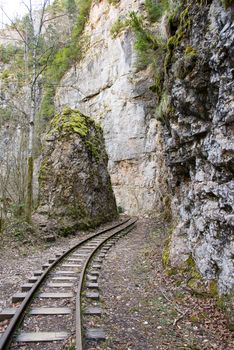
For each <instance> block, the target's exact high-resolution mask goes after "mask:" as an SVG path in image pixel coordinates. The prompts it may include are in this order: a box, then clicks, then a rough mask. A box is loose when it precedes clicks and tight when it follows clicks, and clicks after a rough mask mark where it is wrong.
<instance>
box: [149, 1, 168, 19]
mask: <svg viewBox="0 0 234 350" xmlns="http://www.w3.org/2000/svg"><path fill="white" fill-rule="evenodd" d="M145 8H146V11H147V13H148V16H149V19H150V20H151V22H156V21H158V20H159V19H160V18H161V17H162V15H163V14H164V13H165V11H166V10H168V8H169V0H161V1H160V0H145Z"/></svg>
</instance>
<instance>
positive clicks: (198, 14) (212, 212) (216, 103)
mask: <svg viewBox="0 0 234 350" xmlns="http://www.w3.org/2000/svg"><path fill="white" fill-rule="evenodd" d="M182 10H183V12H181V14H182V16H184V17H183V21H182V20H181V19H182V17H181V14H180V20H179V19H178V18H177V19H175V21H174V23H173V25H174V26H175V28H177V29H176V31H175V34H174V36H173V37H171V39H169V40H171V43H172V45H171V62H170V63H169V65H168V72H167V74H166V76H165V82H164V87H163V89H164V92H165V94H167V96H168V100H167V101H168V102H167V103H168V106H169V105H170V110H169V109H168V113H167V115H165V116H164V121H163V122H164V140H165V146H166V156H167V164H168V166H169V168H170V173H171V182H170V183H171V188H172V198H173V200H172V208H173V211H174V217H175V218H176V221H177V225H176V228H175V230H174V232H173V235H172V238H171V245H170V261H171V263H172V265H173V266H180V265H181V264H183V262H185V261H186V259H188V257H189V256H190V255H191V256H192V257H193V259H194V260H195V263H196V266H197V267H198V270H199V272H200V273H201V274H202V275H203V276H204V277H205V278H206V280H208V281H212V280H218V288H219V290H220V291H221V292H222V293H226V292H228V291H230V289H231V288H233V286H234V265H233V258H234V241H233V238H234V236H233V233H234V232H233V228H234V227H233V226H234V221H233V219H234V216H233V213H234V211H233V209H234V181H233V173H234V157H233V155H234V137H233V121H234V100H233V75H234V74H233V73H234V60H233V57H234V51H233V50H234V45H233V44H234V23H233V6H231V7H229V8H227V10H225V9H224V6H223V4H222V3H221V2H220V1H218V0H214V1H210V2H209V3H208V5H206V6H202V7H200V6H199V5H198V4H196V3H195V4H191V5H190V6H189V7H187V8H186V7H183V8H182ZM185 11H186V12H185ZM186 23H188V25H187V28H186V31H185V32H184V33H183V37H182V39H181V40H177V41H176V39H178V33H179V31H180V30H181V28H182V29H183V28H185V26H186ZM176 43H177V44H176Z"/></svg>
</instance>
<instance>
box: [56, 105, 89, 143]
mask: <svg viewBox="0 0 234 350" xmlns="http://www.w3.org/2000/svg"><path fill="white" fill-rule="evenodd" d="M91 125H93V126H94V122H93V121H92V120H91V119H90V118H88V117H85V116H84V115H82V114H81V113H80V112H79V111H78V110H73V109H71V108H65V109H64V110H63V111H62V113H58V114H56V115H55V117H54V118H53V119H52V121H51V127H52V132H54V131H59V132H60V133H62V132H65V133H66V134H67V133H77V134H79V135H80V136H81V137H86V136H87V134H88V132H89V129H90V126H91Z"/></svg>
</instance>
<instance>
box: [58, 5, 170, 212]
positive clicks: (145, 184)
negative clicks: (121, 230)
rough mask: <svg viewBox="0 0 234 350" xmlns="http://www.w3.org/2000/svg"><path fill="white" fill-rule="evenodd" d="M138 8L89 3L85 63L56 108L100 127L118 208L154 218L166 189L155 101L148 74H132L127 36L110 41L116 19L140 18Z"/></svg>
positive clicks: (68, 79)
mask: <svg viewBox="0 0 234 350" xmlns="http://www.w3.org/2000/svg"><path fill="white" fill-rule="evenodd" d="M143 4H144V1H127V0H121V1H119V2H118V4H117V5H115V4H111V2H110V1H107V0H104V1H94V2H93V5H92V7H91V11H90V15H89V20H88V22H87V25H86V29H85V33H84V34H85V36H86V37H87V38H88V39H89V42H88V43H87V48H86V51H85V55H84V58H83V59H82V60H81V62H79V63H78V64H77V65H76V66H75V67H74V68H72V69H71V70H70V71H68V72H67V74H66V75H65V76H64V78H63V80H62V82H61V87H60V88H59V89H58V90H57V95H56V105H57V108H58V109H61V108H63V107H64V106H71V107H74V108H78V109H80V110H81V111H82V112H83V113H84V114H86V115H91V116H92V117H93V118H95V119H96V120H97V121H99V122H100V123H101V125H102V127H103V130H104V137H105V142H106V147H107V153H108V156H109V171H110V175H111V180H112V185H113V189H114V193H115V196H116V200H117V205H118V206H119V207H121V208H122V209H124V211H125V212H126V213H128V214H132V215H133V214H137V215H155V209H156V207H157V208H158V210H160V207H161V200H162V193H163V190H164V187H165V186H164V183H163V181H161V177H162V176H161V177H160V171H159V167H158V163H159V159H160V157H161V151H162V143H161V142H160V132H158V130H160V125H159V123H158V121H157V120H156V119H155V117H154V109H155V97H154V94H153V93H152V92H151V91H150V90H149V87H150V85H152V80H151V79H150V71H140V72H137V69H136V54H135V50H134V40H133V34H132V31H131V30H129V29H126V30H123V31H122V32H120V33H119V35H118V36H117V37H116V38H112V35H111V29H112V27H113V25H114V23H115V22H116V21H117V20H118V19H119V18H126V17H128V14H129V12H130V11H136V12H142V10H143V9H144V6H143ZM161 158H162V157H161ZM161 162H162V163H163V160H162V159H161ZM161 165H162V168H161V170H162V169H163V164H161ZM157 183H160V186H156V184H157Z"/></svg>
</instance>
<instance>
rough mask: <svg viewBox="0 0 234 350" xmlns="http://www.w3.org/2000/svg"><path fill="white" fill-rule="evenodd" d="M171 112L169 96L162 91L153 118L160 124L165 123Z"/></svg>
mask: <svg viewBox="0 0 234 350" xmlns="http://www.w3.org/2000/svg"><path fill="white" fill-rule="evenodd" d="M172 112H173V107H172V106H171V100H170V96H169V95H168V94H167V93H166V92H165V91H164V92H163V93H162V95H161V99H160V102H159V105H158V106H157V108H156V111H155V116H156V118H157V119H158V120H159V121H161V122H162V123H167V121H168V119H169V118H170V115H171V114H172Z"/></svg>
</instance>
